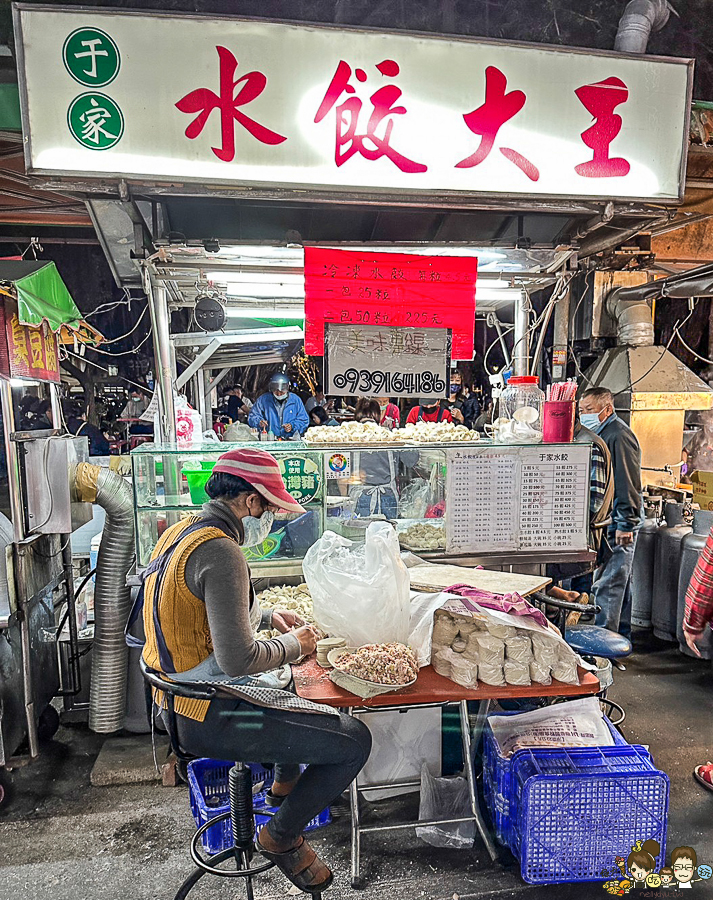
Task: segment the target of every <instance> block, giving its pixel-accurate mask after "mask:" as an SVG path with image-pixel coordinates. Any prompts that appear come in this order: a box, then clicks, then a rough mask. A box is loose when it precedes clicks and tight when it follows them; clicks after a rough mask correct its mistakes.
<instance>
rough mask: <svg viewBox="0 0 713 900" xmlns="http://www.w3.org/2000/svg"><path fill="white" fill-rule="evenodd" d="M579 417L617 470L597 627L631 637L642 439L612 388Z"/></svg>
mask: <svg viewBox="0 0 713 900" xmlns="http://www.w3.org/2000/svg"><path fill="white" fill-rule="evenodd" d="M579 418H580V421H581V423H582V425H584V427H585V428H590V429H591V430H592V431H593V432H595V434H598V435H599V437H601V438H602V440H603V441H604V443H605V444H606V445H607V447H608V449H609V453H610V455H611V461H612V466H613V468H614V506H613V518H614V521H613V523H612V525H611V526H610V529H609V535H608V538H609V543H610V545H611V548H612V555H611V557H610V559H609V560H608V561H607V562H606V563H604V565H603V566H601V567H600V568H599V569H598V570H597V572H596V576H595V580H594V588H593V591H594V598H595V603H596V604H597V606H601V612H600V613H598V614H597V619H596V622H597V625H603V626H604V627H605V628H608V629H609V630H610V631H618V632H619V633H620V634H621V635H623V636H624V637H626V638H630V637H631V569H632V565H633V562H634V547H635V545H636V534H637V532H638V530H639V528H640V527H641V522H642V509H641V448H640V447H639V442H638V440H637V439H636V435H635V434H634V432H633V431H632V430H631V428H629V426H628V425H627V424H626V423H625V422H623V421H622V420H621V419H620V418H619V416H617V414H616V412H615V411H614V397H613V396H612V393H611V391H608V390H607V389H606V388H590V389H589V390H587V391H585V392H584V393H583V394H582V398H581V400H580V401H579Z"/></svg>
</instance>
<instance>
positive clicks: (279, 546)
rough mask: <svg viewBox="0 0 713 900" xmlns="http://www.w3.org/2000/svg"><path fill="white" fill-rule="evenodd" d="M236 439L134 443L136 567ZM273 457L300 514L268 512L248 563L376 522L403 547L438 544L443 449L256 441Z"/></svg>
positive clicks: (286, 556) (198, 502) (195, 505)
mask: <svg viewBox="0 0 713 900" xmlns="http://www.w3.org/2000/svg"><path fill="white" fill-rule="evenodd" d="M240 446H249V447H252V448H253V449H255V448H256V447H257V446H258V445H256V444H254V443H253V444H248V445H241V444H224V443H221V444H218V443H210V444H204V445H203V446H201V447H194V448H190V449H181V448H178V447H176V446H175V445H168V444H142V445H141V446H140V447H138V448H137V449H136V450H134V451H133V452H132V454H131V460H132V469H133V482H134V506H135V514H136V554H137V560H138V564H139V567H144V566H145V565H146V564H147V563H148V560H149V558H150V556H151V551H152V550H153V548H154V546H155V545H156V542H157V541H158V539H159V537H160V536H161V534H162V533H163V532H164V530H165V529H166V528H167V527H168V526H169V525H172V524H173V523H175V522H177V521H178V520H179V519H181V518H183V517H185V516H190V515H195V514H196V513H198V512H200V509H201V507H202V505H203V503H205V502H206V501H207V500H208V496H207V495H206V493H205V485H206V483H207V481H208V479H209V478H210V474H211V471H212V468H213V466H214V465H215V462H216V460H217V459H218V457H219V456H220V455H221V454H222V453H225V452H226V451H227V450H231V449H236V448H238V447H240ZM259 449H261V450H267V451H268V452H270V453H272V454H273V455H274V456H275V458H276V459H277V460H278V462H279V464H280V468H281V470H282V473H283V477H284V479H285V484H286V485H287V490H288V491H289V492H290V494H292V496H293V497H294V498H295V499H296V500H297V501H298V502H299V503H300V504H301V505H302V506H303V507H304V509H305V512H304V513H303V514H282V515H281V514H279V513H278V514H277V515H276V516H275V524H274V525H273V529H272V532H271V534H270V536H269V537H268V538H267V540H266V541H265V542H264V543H263V544H262V545H260V546H259V547H254V548H246V550H245V553H246V556H247V557H248V560H249V562H250V563H251V566H253V567H255V565H256V564H257V565H261V564H263V563H268V562H269V563H271V564H272V565H279V564H282V565H283V566H284V565H285V564H288V563H290V562H293V561H294V562H298V561H299V560H301V559H302V558H303V557H304V555H305V553H306V552H307V550H308V549H309V548H310V547H311V546H312V544H314V543H315V541H316V540H317V539H318V538H319V537H320V535H321V534H322V532H323V531H325V530H331V531H336V532H338V533H340V534H342V535H344V536H345V537H348V538H350V539H353V540H354V539H357V540H358V539H360V538H361V539H363V537H364V532H365V530H366V527H367V526H368V524H369V523H370V522H372V521H374V520H375V519H388V520H389V521H392V522H393V523H394V524H395V526H396V528H397V530H398V532H399V537H400V540H401V543H402V545H403V546H404V547H406V548H408V549H412V550H418V551H437V550H444V549H445V529H444V527H443V515H444V512H445V474H446V454H445V450H444V449H443V448H442V447H441V446H440V445H439V446H438V447H430V446H428V447H425V446H424V447H414V448H398V449H387V448H384V447H380V448H374V449H369V448H367V447H359V448H354V447H340V448H339V449H335V448H331V449H330V448H323V447H320V448H319V449H316V448H315V447H313V446H308V445H307V444H305V443H302V442H298V441H292V442H289V443H286V442H278V443H272V444H269V443H264V442H262V443H260V444H259Z"/></svg>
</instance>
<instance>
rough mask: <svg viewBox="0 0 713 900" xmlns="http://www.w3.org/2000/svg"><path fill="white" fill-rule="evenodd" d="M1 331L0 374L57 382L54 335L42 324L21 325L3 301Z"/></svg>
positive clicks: (57, 368) (57, 367)
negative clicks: (38, 325) (39, 325)
mask: <svg viewBox="0 0 713 900" xmlns="http://www.w3.org/2000/svg"><path fill="white" fill-rule="evenodd" d="M0 309H2V316H1V318H2V322H3V325H4V328H3V329H2V330H3V331H4V335H3V336H2V337H0V374H2V375H5V376H6V377H11V378H32V379H33V380H35V381H54V382H55V383H59V380H60V375H59V355H58V348H57V335H56V334H54V333H53V332H52V331H51V330H50V328H49V327H48V326H47V325H46V324H44V325H42V326H41V327H40V328H31V327H29V326H28V325H22V324H21V323H20V320H19V318H18V316H17V312H16V310H14V309H12V306H11V304H10V303H9V302H7V301H6V304H5V307H4V308H2V307H0Z"/></svg>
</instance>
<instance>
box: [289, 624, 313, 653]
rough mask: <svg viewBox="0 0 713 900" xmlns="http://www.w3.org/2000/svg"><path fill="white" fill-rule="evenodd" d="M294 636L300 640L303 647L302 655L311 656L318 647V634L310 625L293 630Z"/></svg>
mask: <svg viewBox="0 0 713 900" xmlns="http://www.w3.org/2000/svg"><path fill="white" fill-rule="evenodd" d="M293 634H294V636H295V637H296V638H297V640H298V641H299V642H300V647H301V648H302V656H309V655H310V654H311V653H314V651H315V650H316V649H317V635H316V634H315V633H314V631H312V629H311V628H310V626H309V625H303V626H302V627H301V628H298V629H297V630H296V631H294V632H293Z"/></svg>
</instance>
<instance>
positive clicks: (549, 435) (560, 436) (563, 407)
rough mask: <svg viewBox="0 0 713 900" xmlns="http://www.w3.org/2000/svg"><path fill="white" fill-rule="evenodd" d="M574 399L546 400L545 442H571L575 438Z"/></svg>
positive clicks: (544, 418)
mask: <svg viewBox="0 0 713 900" xmlns="http://www.w3.org/2000/svg"><path fill="white" fill-rule="evenodd" d="M574 419H575V401H574V400H545V404H544V407H543V412H542V440H543V442H544V443H545V444H569V443H571V442H572V441H573V440H574Z"/></svg>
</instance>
